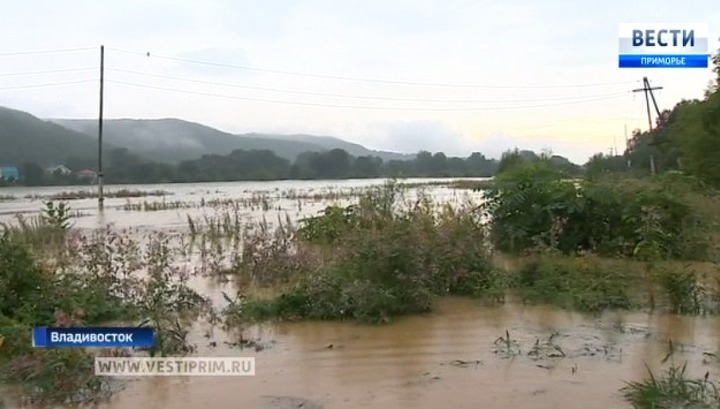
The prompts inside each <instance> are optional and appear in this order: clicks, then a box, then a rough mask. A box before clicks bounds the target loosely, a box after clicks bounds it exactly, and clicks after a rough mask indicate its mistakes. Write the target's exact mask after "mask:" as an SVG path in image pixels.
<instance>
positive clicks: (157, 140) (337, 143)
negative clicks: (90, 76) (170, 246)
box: [50, 118, 415, 163]
mask: <svg viewBox="0 0 720 409" xmlns="http://www.w3.org/2000/svg"><path fill="white" fill-rule="evenodd" d="M50 121H52V122H54V123H56V124H58V125H61V126H64V127H66V128H68V129H71V130H73V131H75V132H80V133H83V134H86V135H88V136H95V135H96V134H97V120H89V119H61V118H55V119H50ZM103 129H104V135H105V138H106V140H107V141H113V142H114V143H115V144H116V145H118V146H121V147H124V148H127V149H129V150H131V151H136V152H142V153H143V154H144V155H145V156H147V157H149V158H153V159H156V160H159V161H162V162H170V163H176V162H179V161H182V160H190V159H196V158H199V157H201V156H202V155H211V154H227V153H229V152H232V151H233V150H236V149H243V150H264V149H267V150H271V151H273V152H275V154H277V155H278V156H280V157H283V158H285V159H288V160H294V159H295V158H296V157H297V155H299V154H301V153H304V152H308V151H310V152H322V151H326V150H332V149H336V148H340V149H344V150H346V151H347V152H348V153H350V154H351V155H353V156H378V157H380V158H381V159H383V160H385V161H387V160H392V159H396V160H408V159H412V158H413V157H414V156H415V155H411V154H401V153H394V152H385V151H375V150H371V149H368V148H365V147H364V146H362V145H360V144H357V143H353V142H348V141H345V140H342V139H340V138H336V137H331V136H314V135H308V134H287V135H286V134H266V133H258V132H254V133H246V134H232V133H229V132H225V131H222V130H219V129H217V128H213V127H210V126H207V125H204V124H201V123H197V122H191V121H186V120H183V119H178V118H159V119H130V118H121V119H106V120H105V121H104V123H103Z"/></svg>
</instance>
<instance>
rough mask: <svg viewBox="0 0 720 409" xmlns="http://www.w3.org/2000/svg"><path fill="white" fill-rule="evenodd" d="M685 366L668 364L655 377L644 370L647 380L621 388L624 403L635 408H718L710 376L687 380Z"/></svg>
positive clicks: (719, 403)
mask: <svg viewBox="0 0 720 409" xmlns="http://www.w3.org/2000/svg"><path fill="white" fill-rule="evenodd" d="M686 369H687V364H684V365H682V366H675V365H672V366H671V367H670V368H669V369H668V370H667V372H666V373H665V374H664V375H663V376H660V377H658V376H656V375H655V374H653V373H652V371H651V370H650V368H648V377H647V378H646V379H644V380H642V381H635V382H629V383H628V384H627V386H625V387H624V388H623V389H621V392H622V394H623V396H624V398H625V400H626V401H628V402H629V403H630V404H632V406H633V408H636V409H675V408H693V409H695V408H697V409H717V408H720V391H719V390H718V386H717V384H716V383H715V382H713V381H712V380H710V379H709V377H710V373H709V372H706V373H705V376H704V377H703V378H700V379H692V378H688V376H687V374H686Z"/></svg>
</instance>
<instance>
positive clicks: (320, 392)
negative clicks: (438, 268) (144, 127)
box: [0, 180, 720, 409]
mask: <svg viewBox="0 0 720 409" xmlns="http://www.w3.org/2000/svg"><path fill="white" fill-rule="evenodd" d="M381 182H382V181H381V180H374V181H373V180H370V181H360V182H358V181H340V182H323V181H316V182H269V183H232V184H197V185H168V186H142V185H133V186H122V187H120V186H118V187H110V189H113V188H114V189H120V188H127V189H130V190H136V189H137V190H155V189H162V190H169V191H171V192H173V193H174V194H173V195H172V196H168V197H167V198H166V199H167V200H168V201H174V200H182V201H197V200H200V198H201V197H204V198H205V200H209V199H212V198H238V197H243V196H246V195H251V194H252V193H253V192H258V191H265V192H276V193H277V192H282V191H283V190H287V189H297V190H298V191H300V192H303V191H304V192H322V191H327V190H333V189H334V190H336V191H337V190H342V189H347V188H354V187H362V186H370V185H372V184H377V183H381ZM70 190H76V189H74V188H40V189H15V190H13V191H12V192H11V191H7V190H5V189H0V193H3V194H13V195H15V196H17V197H19V199H18V200H16V201H10V202H5V203H0V221H3V219H4V220H5V221H9V220H10V219H11V218H12V216H13V215H14V214H17V213H18V212H23V213H33V212H37V210H38V208H39V206H41V203H40V202H39V201H37V200H35V201H33V200H31V199H24V198H23V197H24V196H25V195H26V194H29V193H33V194H53V193H57V192H60V191H70ZM433 195H434V196H435V198H436V199H438V200H440V201H451V200H455V201H460V200H463V199H462V198H463V197H464V193H462V192H457V191H453V190H450V189H445V190H443V189H437V188H436V189H434V190H433ZM144 200H147V201H158V200H162V199H161V198H156V197H145V198H133V199H108V201H107V202H106V206H107V207H106V210H105V212H104V213H103V214H98V213H97V212H96V211H95V206H96V201H95V200H94V199H86V200H80V201H71V202H70V204H71V206H73V208H74V209H76V210H80V211H82V212H83V213H84V214H85V216H84V217H81V218H79V219H77V220H76V226H77V227H79V228H85V229H92V228H95V227H98V226H102V225H106V224H113V225H115V226H117V227H134V228H143V227H146V228H151V229H160V230H177V229H180V228H182V227H183V226H184V224H185V223H186V220H187V214H195V215H201V214H203V213H205V212H206V210H207V209H189V210H186V209H180V210H168V211H157V212H128V211H124V210H122V209H121V207H122V205H123V204H124V203H126V202H127V201H130V202H142V201H144ZM294 202H295V201H293V200H289V201H286V202H282V203H280V204H281V205H282V207H285V208H292V205H293V203H294ZM327 204H328V203H327V202H324V203H310V206H306V207H305V208H304V210H303V212H302V213H303V214H312V213H314V212H316V211H318V210H320V209H322V207H323V206H325V205H327ZM266 213H267V212H266ZM262 215H266V216H267V214H263V213H262V212H255V213H254V214H251V215H250V216H253V217H259V216H262ZM293 216H298V215H297V214H294V215H293ZM269 218H272V217H269ZM193 287H195V288H196V289H197V290H198V291H200V292H202V293H203V294H205V295H208V296H209V297H210V298H212V299H213V301H214V302H216V303H218V304H221V303H222V302H223V297H222V293H221V291H222V290H225V291H228V289H227V288H222V286H218V285H215V284H212V283H210V282H207V281H205V280H203V279H200V278H199V277H195V278H194V279H193ZM230 292H231V291H230ZM216 307H219V308H221V307H222V305H216ZM506 331H507V333H508V334H509V336H510V338H511V340H512V341H513V342H511V343H510V350H508V349H507V346H508V345H507V344H504V343H503V342H497V343H496V342H495V341H496V340H498V338H499V337H503V336H505V334H506ZM204 334H205V329H204V328H200V327H198V328H196V329H195V330H194V331H193V335H192V337H193V342H194V343H195V344H196V345H197V346H198V351H197V352H196V353H195V354H194V355H195V356H221V357H234V356H253V357H255V359H256V376H254V377H194V378H187V377H185V378H183V377H157V378H142V379H135V380H126V381H124V388H123V390H122V391H120V392H119V393H117V394H116V395H115V396H114V397H113V398H112V399H111V400H110V401H109V402H107V403H103V404H101V405H100V408H102V409H131V408H132V409H134V408H137V407H142V408H146V409H160V408H163V409H164V408H174V409H195V408H205V409H213V408H221V409H232V408H238V409H271V408H275V409H278V408H279V409H286V408H287V409H289V408H305V409H319V408H326V409H330V408H337V409H350V408H383V409H384V408H387V409H391V408H418V409H425V408H427V409H430V408H456V409H457V408H548V409H549V408H586V409H593V408H597V409H609V408H628V407H629V405H628V404H627V403H625V402H624V401H623V400H622V397H621V395H620V393H619V392H618V389H620V388H621V387H623V386H624V385H625V381H631V380H639V379H642V378H644V377H646V375H647V369H646V367H645V365H648V366H649V367H650V368H651V369H652V370H654V371H659V370H662V369H664V368H666V367H667V364H665V365H661V364H660V362H661V361H662V359H663V358H664V357H665V356H666V355H667V352H668V349H669V348H668V341H669V340H672V341H673V342H674V344H675V345H676V350H677V352H676V354H675V355H674V356H673V357H672V358H671V361H673V360H674V362H675V363H679V364H682V363H683V362H685V361H687V362H688V365H689V371H690V372H691V373H692V374H693V375H697V376H703V375H704V374H705V372H710V375H711V377H714V376H717V375H718V371H719V370H720V364H719V363H718V362H720V361H718V360H717V359H716V358H714V357H713V356H711V355H708V354H707V353H715V352H717V351H718V349H720V348H719V347H720V345H718V344H719V343H720V342H719V341H718V340H720V338H719V337H718V336H719V335H720V323H719V322H718V320H717V319H716V318H698V317H679V316H674V315H662V314H655V315H653V314H645V313H618V312H615V313H606V314H604V315H602V316H589V315H582V314H579V313H574V312H569V311H563V310H560V309H557V308H553V307H547V306H523V305H520V304H518V303H508V304H507V305H504V306H495V307H491V306H487V305H485V304H483V303H482V302H480V301H477V300H468V299H461V298H446V299H441V300H439V301H438V305H437V308H436V310H435V311H434V312H433V313H431V314H427V315H423V316H413V317H408V318H403V319H399V320H396V321H394V322H392V323H390V324H386V325H381V326H366V325H358V324H353V323H342V322H300V323H274V324H264V325H261V326H255V327H251V328H248V329H247V330H246V331H245V337H246V338H257V339H259V340H260V342H261V344H263V345H265V346H266V348H265V349H263V350H261V351H256V350H255V349H252V348H251V349H247V348H246V349H239V348H237V347H232V346H229V345H227V344H226V343H225V342H224V341H231V340H232V338H231V336H230V335H229V334H225V333H222V332H220V331H215V332H214V333H213V338H212V339H207V338H206V337H205V336H204ZM553 334H555V335H554V336H552V335H553ZM551 336H552V345H554V346H557V348H550V347H549V346H547V345H546V344H547V343H548V341H549V340H550V337H551ZM211 341H214V342H216V346H211V345H210V342H211ZM536 343H537V347H536V348H534V346H535V345H536Z"/></svg>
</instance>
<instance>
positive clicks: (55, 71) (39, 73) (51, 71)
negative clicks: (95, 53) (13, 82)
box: [0, 67, 96, 77]
mask: <svg viewBox="0 0 720 409" xmlns="http://www.w3.org/2000/svg"><path fill="white" fill-rule="evenodd" d="M95 69H96V68H92V67H88V68H67V69H58V70H44V71H25V72H3V73H0V77H22V76H27V75H41V74H56V73H64V72H81V71H90V70H95Z"/></svg>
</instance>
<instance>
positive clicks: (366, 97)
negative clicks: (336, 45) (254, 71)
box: [107, 68, 617, 103]
mask: <svg viewBox="0 0 720 409" xmlns="http://www.w3.org/2000/svg"><path fill="white" fill-rule="evenodd" d="M107 70H108V71H113V72H120V73H126V74H133V75H140V76H145V77H152V78H164V79H170V80H175V81H184V82H191V83H197V84H205V85H216V86H224V87H232V88H240V89H249V90H258V91H269V92H276V93H286V94H296V95H309V96H321V97H333V98H348V99H364V100H383V101H411V102H440V103H497V102H539V101H552V100H566V99H568V98H570V99H573V98H578V97H567V96H563V97H557V96H547V97H542V98H530V99H514V100H508V99H440V98H407V97H385V96H371V95H349V94H338V93H326V92H314V91H301V90H293V89H283V88H273V87H261V86H255V85H245V84H235V83H226V82H217V81H207V80H198V79H193V78H186V77H176V76H171V75H163V74H153V73H146V72H141V71H135V70H127V69H119V68H108V69H107ZM616 94H617V93H605V94H594V95H584V96H582V97H588V98H595V97H605V96H612V95H616Z"/></svg>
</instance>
